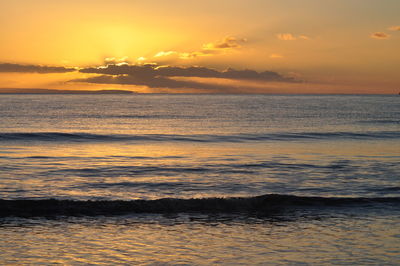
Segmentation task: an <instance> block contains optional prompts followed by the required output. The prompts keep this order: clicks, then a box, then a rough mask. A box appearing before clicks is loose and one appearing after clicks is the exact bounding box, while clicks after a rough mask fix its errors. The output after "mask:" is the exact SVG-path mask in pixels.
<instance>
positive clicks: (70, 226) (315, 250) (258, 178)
mask: <svg viewBox="0 0 400 266" xmlns="http://www.w3.org/2000/svg"><path fill="white" fill-rule="evenodd" d="M0 119H1V123H0V199H7V200H12V199H14V200H15V199H19V200H28V199H34V200H38V199H49V198H54V199H57V200H77V201H85V200H92V201H94V202H99V200H104V201H106V202H112V201H114V200H125V201H129V200H135V199H143V200H155V199H160V198H166V197H168V198H173V199H190V198H210V197H224V198H228V197H229V198H230V197H238V196H240V197H253V196H258V195H263V194H280V195H282V196H285V195H295V196H298V197H299V199H302V198H301V197H304V198H307V201H308V200H309V199H310V198H309V197H321V198H315V199H313V200H314V201H315V204H311V203H308V205H309V206H308V205H307V206H306V207H304V206H303V207H304V208H303V207H301V208H297V207H296V208H294V209H291V205H285V204H283V205H280V208H281V209H282V212H278V213H275V212H274V213H272V214H271V213H267V214H265V213H263V214H262V215H261V216H260V213H254V212H244V213H243V212H241V213H235V212H232V211H227V210H226V209H225V210H224V211H222V212H221V211H217V212H215V211H213V212H212V213H210V212H209V211H202V212H195V213H179V212H174V211H172V212H171V211H169V210H170V209H169V210H161V211H160V210H158V211H157V212H161V213H164V215H162V214H159V213H157V212H156V213H154V214H135V213H128V214H127V213H124V214H123V215H121V214H119V215H116V216H115V214H110V215H107V214H104V213H102V215H105V217H104V216H90V217H89V216H87V215H89V212H88V213H86V215H85V213H84V212H83V213H82V212H80V213H79V216H82V215H83V216H84V217H75V215H76V213H75V214H74V215H72V216H71V215H69V214H68V212H62V213H63V215H64V216H60V215H59V214H56V213H53V214H52V213H48V214H47V215H45V216H49V217H47V218H43V217H42V218H40V217H35V215H28V216H29V217H25V218H24V217H22V218H16V217H18V216H26V212H20V213H18V211H14V212H13V215H12V216H9V215H2V216H3V218H0V220H1V225H0V235H1V238H2V239H7V240H6V241H3V242H2V243H1V244H0V245H1V250H2V251H4V252H3V255H0V262H2V264H11V263H12V262H13V261H14V262H15V263H16V262H21V264H32V263H40V262H41V261H42V262H46V263H48V262H52V263H60V264H87V263H89V262H90V263H92V264H101V263H103V264H113V263H127V264H132V263H149V264H151V263H164V262H171V263H172V264H179V263H181V264H185V263H187V264H211V263H217V264H245V265H246V264H249V263H250V264H276V263H282V264H291V263H294V264H295V263H312V264H397V263H399V252H400V250H399V248H398V247H399V246H400V243H399V239H400V234H399V232H400V228H399V226H398V224H400V223H399V222H400V221H399V212H400V210H399V207H398V206H399V204H398V201H396V200H394V201H391V202H388V203H382V202H379V199H381V198H388V197H390V198H399V197H400V180H399V177H400V164H399V163H398V162H399V161H400V133H399V132H400V104H399V98H398V97H396V96H295V95H293V96H281V95H275V96H274V95H1V96H0ZM344 197H348V198H354V199H355V201H354V202H353V203H352V204H350V205H348V204H345V205H342V206H335V207H332V206H326V205H324V204H320V203H321V201H323V199H325V198H339V199H343V198H344ZM360 198H369V199H370V200H371V202H370V203H369V205H368V204H367V205H368V206H365V205H363V204H359V203H357V202H359V201H358V200H357V199H360ZM99 204H101V203H99ZM266 204H267V205H268V204H269V203H268V202H267V203H266ZM313 205H314V206H313ZM5 213H6V212H5ZM40 216H43V215H42V214H41V215H40ZM12 217H14V218H12ZM74 217H75V218H74Z"/></svg>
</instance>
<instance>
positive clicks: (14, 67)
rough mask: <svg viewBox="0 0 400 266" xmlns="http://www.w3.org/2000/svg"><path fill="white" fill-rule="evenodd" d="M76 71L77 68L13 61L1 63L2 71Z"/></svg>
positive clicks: (0, 68) (0, 69)
mask: <svg viewBox="0 0 400 266" xmlns="http://www.w3.org/2000/svg"><path fill="white" fill-rule="evenodd" d="M72 71H76V69H75V68H65V67H54V66H40V65H21V64H11V63H0V72H25V73H65V72H72Z"/></svg>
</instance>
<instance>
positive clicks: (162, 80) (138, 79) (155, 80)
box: [72, 75, 238, 93]
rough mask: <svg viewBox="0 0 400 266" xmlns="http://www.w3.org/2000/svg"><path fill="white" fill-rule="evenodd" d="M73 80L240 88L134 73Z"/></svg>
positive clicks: (217, 89) (204, 88) (220, 89)
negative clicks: (135, 74) (134, 74)
mask: <svg viewBox="0 0 400 266" xmlns="http://www.w3.org/2000/svg"><path fill="white" fill-rule="evenodd" d="M72 81H73V82H87V83H98V84H121V85H136V86H146V87H149V88H167V89H183V88H185V89H195V90H202V91H209V92H224V93H227V92H238V88H237V87H234V86H224V85H214V84H206V83H200V82H195V81H185V80H174V79H171V78H167V77H154V76H153V77H151V76H133V75H117V76H111V75H101V76H98V77H91V78H86V79H76V80H72Z"/></svg>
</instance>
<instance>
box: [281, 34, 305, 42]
mask: <svg viewBox="0 0 400 266" xmlns="http://www.w3.org/2000/svg"><path fill="white" fill-rule="evenodd" d="M276 37H277V38H278V39H279V40H282V41H296V40H309V39H310V38H309V37H308V36H306V35H299V36H294V35H293V34H291V33H279V34H277V35H276Z"/></svg>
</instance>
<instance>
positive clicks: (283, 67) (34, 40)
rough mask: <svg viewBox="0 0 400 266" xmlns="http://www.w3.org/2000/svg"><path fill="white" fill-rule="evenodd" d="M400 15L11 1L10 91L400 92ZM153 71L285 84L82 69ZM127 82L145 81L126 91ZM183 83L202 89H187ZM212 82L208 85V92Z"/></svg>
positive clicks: (6, 81) (377, 7)
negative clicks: (265, 75)
mask: <svg viewBox="0 0 400 266" xmlns="http://www.w3.org/2000/svg"><path fill="white" fill-rule="evenodd" d="M399 8H400V3H399V1H395V0H388V1H385V2H384V3H383V2H378V1H373V0H365V1H359V0H352V1H330V0H329V1H317V0H306V1H301V3H300V2H298V1H293V0H285V1H279V2H277V1H269V0H267V1H264V0H263V1H261V0H251V1H246V2H243V1H239V0H232V1H225V0H223V1H208V0H206V1H180V0H173V1H168V2H166V1H146V2H144V1H140V2H138V1H127V0H116V1H106V0H100V1H99V0H97V1H94V0H86V1H75V0H72V1H64V0H60V1H50V0H38V1H29V0H15V1H2V2H1V3H0V23H1V25H2V26H1V27H0V36H1V37H0V92H1V89H2V88H4V89H5V88H6V89H10V88H47V89H48V88H50V89H62V90H65V89H71V90H79V89H85V90H87V89H89V90H96V89H99V88H101V89H103V88H104V89H115V88H117V89H124V90H131V91H135V92H140V93H146V92H171V93H187V92H191V93H197V92H198V93H204V92H206V93H215V92H216V93H322V94H332V93H333V94H335V93H338V94H352V93H357V94H397V93H398V91H399V89H400V76H399V75H398V69H399V68H400V53H399V52H398V47H399V45H400V31H399V26H398V25H399V23H400V21H399V19H398V12H397V11H398V10H399ZM148 64H151V65H153V66H158V67H180V68H190V67H202V68H204V69H209V70H215V71H218V72H223V71H226V70H228V69H235V70H237V71H245V70H251V71H255V72H257V73H262V72H265V71H269V72H274V73H276V74H277V75H279V76H281V77H283V78H282V79H281V80H280V81H279V83H276V81H277V80H274V79H272V80H266V79H265V80H263V81H260V80H258V79H257V78H256V79H252V78H251V77H249V78H229V80H215V78H216V77H212V78H214V80H215V81H216V83H215V85H216V86H220V87H219V88H216V89H213V88H212V85H213V84H209V83H210V80H207V82H206V83H203V81H202V80H199V79H198V78H199V76H198V75H197V76H196V75H194V76H190V73H189V74H188V73H186V74H185V75H184V76H178V77H177V78H178V79H175V78H174V77H172V76H167V77H163V78H165V79H166V80H157V82H154V80H149V79H154V78H159V77H158V76H152V77H142V76H141V74H140V73H136V72H135V73H128V74H127V73H119V72H115V73H113V74H107V75H112V76H113V77H112V79H110V76H108V77H109V78H108V79H107V81H106V82H105V79H101V76H102V75H101V73H90V74H88V73H85V71H83V72H82V70H84V69H86V68H102V67H103V68H107V66H110V65H111V66H112V65H116V66H122V65H129V66H146V65H148ZM17 66H22V68H18V67H17ZM25 66H29V67H30V68H29V69H28V68H26V67H25ZM24 67H25V68H24ZM43 67H61V68H66V69H71V68H73V69H74V70H73V71H70V70H65V71H62V70H61V69H59V70H57V71H54V70H50V69H48V70H46V71H44V70H43ZM40 68H42V69H41V70H40ZM55 72H56V73H55ZM188 72H190V71H188ZM121 75H132V76H135V79H129V81H127V80H124V82H121V79H120V77H121ZM93 77H98V79H97V80H95V79H93ZM99 77H100V78H99ZM288 77H291V78H293V80H292V81H291V82H288V80H287V79H285V78H288ZM143 78H146V82H143ZM180 78H185V79H188V78H192V79H191V80H192V81H193V82H192V83H190V84H187V83H182V82H180V83H179V81H177V80H180ZM222 78H223V79H226V77H222ZM138 79H140V81H138ZM111 80H114V81H116V82H115V83H113V82H112V81H111ZM170 80H175V81H174V85H172V84H169V83H172V82H170ZM194 80H196V81H194ZM163 81H166V82H165V84H164V83H163ZM244 83H246V84H247V86H246V87H244V86H243V84H244ZM249 83H250V84H249ZM204 84H209V85H207V88H206V89H205V87H206V86H205V85H204ZM221 84H223V85H221ZM221 86H222V87H221Z"/></svg>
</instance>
